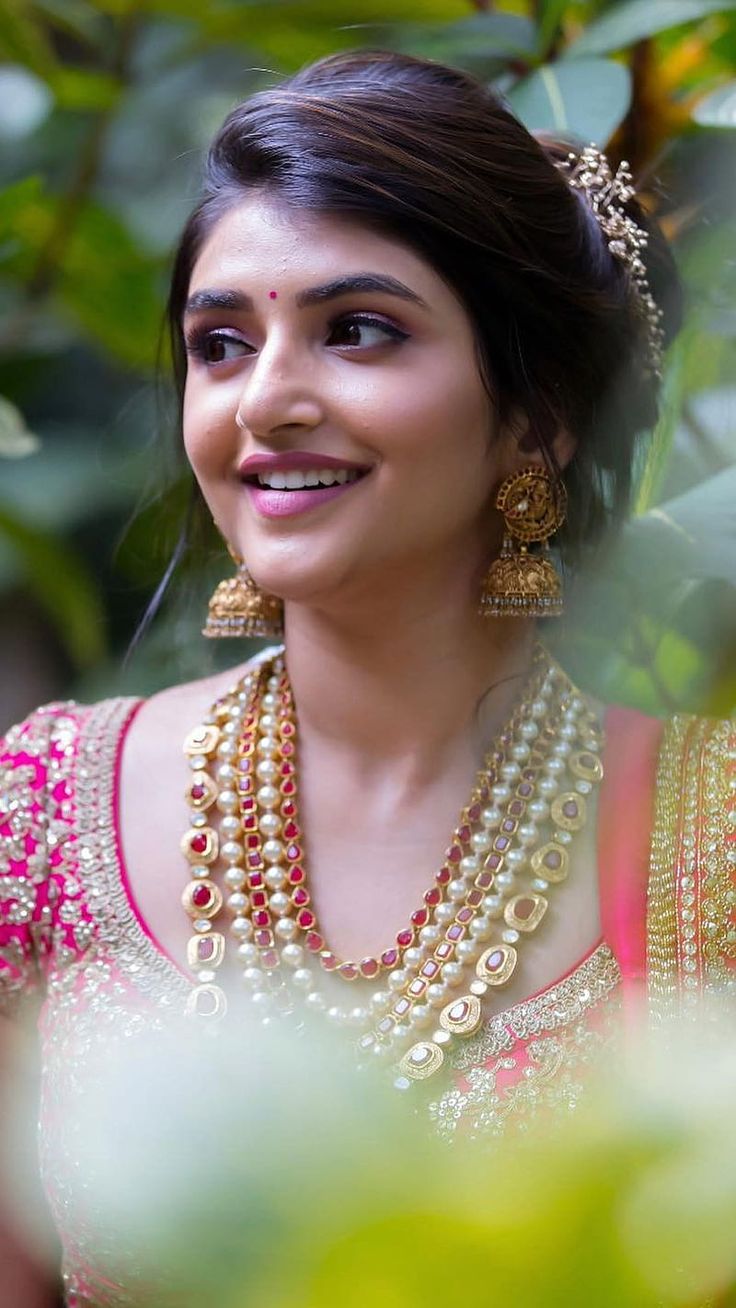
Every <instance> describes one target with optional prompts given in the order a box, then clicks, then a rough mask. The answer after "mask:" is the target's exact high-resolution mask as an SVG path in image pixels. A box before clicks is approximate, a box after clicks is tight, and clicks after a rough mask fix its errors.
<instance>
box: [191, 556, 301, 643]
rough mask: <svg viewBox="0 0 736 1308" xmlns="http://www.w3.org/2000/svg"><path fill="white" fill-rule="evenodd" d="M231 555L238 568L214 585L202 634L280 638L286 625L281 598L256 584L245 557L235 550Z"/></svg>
mask: <svg viewBox="0 0 736 1308" xmlns="http://www.w3.org/2000/svg"><path fill="white" fill-rule="evenodd" d="M228 548H229V547H228ZM230 557H231V558H232V560H233V562H234V563H236V564H237V569H238V570H237V572H236V573H235V576H234V577H226V578H225V580H224V581H221V582H220V583H219V585H218V586H217V587H216V588H215V592H214V594H213V596H212V598H211V599H210V603H209V612H208V614H207V622H206V623H205V626H204V627H203V628H202V635H203V636H209V637H210V638H211V639H217V638H219V637H221V636H266V637H269V638H274V637H276V638H279V639H280V637H281V635H282V634H283V628H284V607H283V604H282V603H281V600H280V599H277V597H276V596H275V595H269V594H267V592H266V591H263V590H261V589H260V587H259V586H257V585H256V583H255V582H254V580H253V578H252V577H251V575H250V573H249V572H248V569H247V568H246V566H245V564H244V562H243V560H242V559H241V558H238V555H237V554H235V553H233V551H232V550H230Z"/></svg>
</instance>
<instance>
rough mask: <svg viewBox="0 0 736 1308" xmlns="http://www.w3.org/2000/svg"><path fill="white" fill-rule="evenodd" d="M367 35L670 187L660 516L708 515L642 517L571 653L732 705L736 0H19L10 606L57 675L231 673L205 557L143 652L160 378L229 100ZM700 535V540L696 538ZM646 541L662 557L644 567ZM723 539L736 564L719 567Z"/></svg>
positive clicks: (1, 605)
mask: <svg viewBox="0 0 736 1308" xmlns="http://www.w3.org/2000/svg"><path fill="white" fill-rule="evenodd" d="M366 45H368V46H384V47H390V48H395V49H400V50H405V51H409V52H412V53H416V54H421V55H428V56H430V57H433V58H438V59H445V60H447V61H449V62H452V63H455V64H457V65H460V66H462V67H466V68H468V69H470V70H471V71H473V72H474V73H476V74H477V75H479V76H481V77H483V78H485V79H486V80H488V81H489V82H491V83H492V84H493V85H494V86H495V87H497V88H498V89H499V91H501V92H502V93H503V94H504V95H506V96H507V97H508V100H509V102H510V104H511V105H512V107H513V108H514V110H515V111H516V112H517V113H518V114H519V115H520V116H521V117H522V118H523V119H524V121H525V122H526V123H527V125H528V126H529V127H530V128H532V129H547V130H552V131H558V132H559V131H563V132H574V133H577V134H578V135H580V136H581V137H582V138H583V139H586V140H595V141H596V142H597V143H598V144H600V145H607V146H608V148H609V153H610V154H611V155H612V156H613V157H614V158H620V157H626V158H628V159H629V160H630V162H631V163H632V166H633V168H634V172H635V174H636V175H637V176H638V177H639V178H641V179H643V181H644V185H645V188H646V192H647V194H648V199H649V202H650V203H651V206H652V207H653V208H654V209H655V211H656V212H657V213H658V216H659V217H660V219H661V221H662V222H663V224H664V226H665V229H666V231H667V232H668V234H669V236H670V237H671V239H672V240H673V242H674V245H675V249H676V254H677V257H678V260H679V263H680V266H681V269H682V272H683V276H684V278H685V282H686V286H687V289H688V293H689V306H690V308H689V315H688V322H687V325H686V329H685V331H684V332H683V334H682V336H681V338H680V339H679V341H678V342H677V343H676V345H675V346H674V348H673V350H672V351H671V355H670V358H669V360H668V365H667V374H666V380H665V393H664V406H663V416H662V421H661V424H660V427H659V430H658V432H657V433H656V435H655V440H654V442H653V443H652V446H651V451H650V454H649V456H648V460H647V462H646V464H643V465H642V468H641V479H640V492H639V502H638V509H639V512H640V513H645V512H646V510H648V509H651V508H652V507H653V506H655V505H657V504H661V503H662V502H669V500H671V499H672V498H673V497H675V502H676V504H677V505H679V506H680V507H679V509H678V512H684V515H685V518H686V519H687V523H688V525H687V527H684V526H683V525H682V523H680V522H679V521H678V518H677V513H676V512H675V513H673V514H670V513H669V512H665V513H663V514H662V515H661V516H660V517H659V518H657V516H656V515H655V516H654V517H649V516H648V515H647V517H646V518H645V519H642V522H643V523H644V524H645V532H644V537H642V535H641V529H640V527H639V524H635V525H634V529H633V535H631V534H630V535H629V536H628V537H627V538H625V540H624V542H623V545H622V549H621V552H620V554H619V555H617V556H616V558H615V559H614V560H609V563H608V566H607V567H606V568H603V569H602V570H599V572H598V573H597V574H596V575H595V576H594V577H592V578H591V579H590V581H589V583H588V584H586V586H584V587H583V588H582V591H581V597H580V598H579V600H578V602H577V604H576V605H575V606H574V610H573V615H572V619H571V621H570V622H569V623H568V624H567V627H566V628H565V631H564V632H563V633H562V635H561V636H560V637H558V643H559V644H560V645H561V646H562V648H563V651H564V655H565V659H566V662H567V663H568V665H569V666H570V670H571V672H572V673H573V674H574V675H577V676H579V678H580V679H581V680H582V681H583V682H584V683H585V684H587V685H588V686H590V687H591V689H593V690H596V691H598V693H600V694H603V695H604V696H606V697H607V698H615V699H620V700H623V701H626V702H629V703H632V704H635V705H637V706H639V707H642V708H644V709H647V710H649V711H652V712H658V713H663V712H669V711H671V710H672V709H673V708H677V707H685V708H689V709H696V710H704V709H705V710H710V709H713V710H714V711H718V712H728V711H730V709H731V708H732V707H733V704H734V701H735V700H736V685H735V684H734V674H733V672H732V671H730V669H732V668H733V666H734V661H733V655H734V653H735V652H736V589H735V587H736V575H735V574H736V564H735V563H734V562H733V560H734V559H735V558H736V523H735V521H734V517H735V514H734V511H733V510H731V512H730V515H729V512H728V496H725V500H724V494H723V490H722V488H720V491H719V493H720V499H719V504H721V505H723V504H724V503H725V508H724V510H723V512H722V513H720V515H719V514H716V515H715V518H716V523H717V529H718V531H720V532H721V534H722V535H721V536H720V537H719V538H718V540H717V541H716V542H715V544H714V542H713V533H714V531H715V530H716V527H714V523H713V498H712V493H711V490H710V489H709V487H710V479H711V478H713V477H714V476H715V475H716V474H721V473H723V472H724V470H726V469H728V468H729V467H730V466H731V465H732V464H733V462H734V445H735V438H734V424H733V421H732V417H729V414H730V415H732V414H733V396H734V394H735V393H736V390H735V389H734V387H735V370H734V362H735V361H736V258H734V251H735V247H736V211H735V209H734V203H733V201H734V185H735V183H736V168H734V162H735V155H734V141H735V140H736V138H735V137H734V130H733V129H734V128H736V0H732V2H731V3H727V2H726V0H624V3H610V2H609V3H606V0H593V2H592V3H567V2H566V0H517V2H516V3H514V2H509V3H504V4H492V3H491V2H490V0H476V3H471V2H470V0H350V3H348V4H347V5H342V6H337V5H336V4H335V3H334V0H266V2H263V0H213V2H212V3H208V4H202V3H201V0H196V2H195V0H36V2H35V3H33V2H32V0H6V3H5V5H4V7H3V9H2V13H0V146H1V149H0V308H1V310H2V324H1V326H0V397H4V399H3V400H2V403H1V404H0V611H2V613H3V615H4V617H5V620H6V622H18V621H20V619H19V615H23V614H27V613H29V612H31V613H33V614H34V615H35V618H36V619H37V618H38V615H39V614H41V615H42V620H43V624H44V625H43V630H44V632H45V633H46V636H47V645H48V648H49V650H51V651H52V652H53V668H54V671H53V673H52V675H51V684H50V689H51V691H53V692H58V691H66V690H71V691H72V692H74V693H76V694H78V695H81V696H89V695H100V694H104V693H110V692H111V691H113V690H120V689H122V688H125V687H126V686H129V687H135V689H136V690H137V691H139V692H146V691H149V690H152V689H154V688H156V687H157V686H159V685H162V684H166V683H169V682H171V681H173V680H176V679H177V678H180V677H186V676H190V675H197V674H200V673H201V672H202V671H205V670H206V661H207V659H208V658H211V657H212V654H211V652H210V651H209V650H207V651H205V650H204V649H203V642H201V641H200V638H199V635H198V628H199V625H200V621H199V619H200V616H201V612H202V610H203V606H204V602H205V596H206V593H207V590H206V586H207V584H208V582H209V580H210V579H211V577H212V576H213V575H214V574H213V573H212V570H211V569H208V568H207V567H202V566H200V567H199V568H198V573H199V581H198V584H197V587H196V588H195V589H191V588H189V587H187V586H184V585H181V586H178V587H177V586H175V587H174V592H175V595H178V598H175V599H174V601H173V602H172V601H170V602H169V604H168V605H167V608H166V610H165V613H164V615H163V617H162V618H161V619H159V621H158V623H157V625H156V627H155V628H154V631H153V633H152V634H151V636H150V637H148V638H147V639H146V640H145V641H144V643H143V645H142V647H141V649H140V650H139V651H138V653H137V654H136V656H135V659H134V660H133V661H132V663H131V665H130V667H129V668H128V669H127V671H126V672H125V673H123V672H121V670H120V660H121V655H122V652H123V651H124V649H125V647H126V645H127V642H128V641H129V639H130V636H131V634H132V632H133V630H134V628H135V625H136V622H137V620H138V618H139V616H140V614H141V612H142V610H143V608H144V607H145V603H146V599H147V596H148V595H149V594H150V593H151V591H152V589H153V588H154V586H155V585H156V583H157V581H158V579H159V578H160V576H161V573H162V571H163V569H164V567H165V564H166V560H167V557H168V554H169V552H170V549H171V546H172V543H173V541H174V540H175V539H176V535H177V531H178V526H179V521H180V518H181V513H182V508H183V502H184V501H183V495H182V487H181V485H180V484H177V483H176V481H175V480H174V482H173V484H172V481H171V476H170V473H169V471H168V470H167V467H166V461H165V460H164V459H162V458H161V457H160V456H159V454H157V452H156V450H157V433H159V434H160V432H161V429H162V428H163V427H165V426H166V425H167V423H168V422H169V419H168V418H167V415H166V411H165V406H164V407H163V408H162V406H161V404H160V403H159V399H160V397H159V396H158V394H157V389H156V385H155V374H156V364H157V356H158V352H159V336H160V321H161V313H162V306H163V300H164V296H165V291H166V274H167V264H168V260H169V257H170V251H171V248H172V245H173V243H174V241H175V239H176V236H177V233H178V231H179V229H180V228H181V226H182V224H183V222H184V220H185V217H186V215H187V211H188V209H189V208H190V206H191V203H192V201H193V199H194V197H195V195H196V188H197V178H198V171H199V168H200V161H201V155H202V151H203V149H204V148H205V146H206V144H207V142H208V139H209V137H210V136H211V134H212V132H213V131H214V129H215V128H216V127H217V125H218V124H219V122H220V121H221V119H222V117H223V115H224V113H225V112H226V111H227V110H228V108H229V107H230V106H231V105H232V104H233V103H234V102H235V101H236V100H238V99H239V98H242V97H243V96H245V95H247V94H248V93H249V92H251V91H252V90H255V89H257V88H258V87H260V86H262V85H264V84H268V83H270V82H272V81H273V80H274V78H277V77H278V76H279V75H281V74H284V73H287V72H288V71H290V70H292V69H294V68H296V67H298V66H299V65H301V64H302V63H304V62H305V61H307V60H311V59H314V58H316V57H318V56H320V55H323V54H327V53H330V52H332V51H335V50H340V49H346V48H351V47H357V46H366ZM719 485H720V484H719ZM734 498H736V497H734V496H733V495H731V503H733V501H734ZM683 503H684V504H685V508H684V509H683V508H682V505H683ZM141 507H142V509H143V511H142V512H141V513H140V514H139V516H137V517H135V514H136V511H137V510H139V509H141ZM131 519H134V521H133V526H132V527H131V526H130V523H131ZM637 531H639V534H638V535H637ZM672 533H674V535H672ZM675 538H676V539H677V540H678V542H679V543H680V544H681V545H683V542H684V541H685V540H686V541H687V549H682V550H673V548H672V544H673V541H674V540H675ZM644 539H645V540H646V543H647V549H648V551H649V552H648V556H647V557H648V558H649V559H650V560H654V563H653V564H652V565H651V566H649V567H647V568H644V569H642V567H641V560H642V543H643V540H644ZM718 548H720V549H721V550H722V552H723V554H724V556H730V558H731V566H730V571H729V568H728V567H725V568H724V567H721V568H719V567H715V568H713V567H712V566H710V565H706V564H705V563H704V560H705V559H709V560H712V558H713V556H714V551H715V552H716V553H717V549H718ZM729 552H730V555H729ZM673 556H674V557H676V558H677V560H678V569H677V571H676V573H674V574H673V575H666V582H667V584H664V582H663V579H662V576H661V575H660V574H659V573H658V570H657V568H658V563H657V561H658V560H664V563H663V567H665V573H666V565H667V563H668V562H669V561H670V560H671V559H672V557H673ZM205 574H207V575H205ZM225 644H227V642H225ZM216 655H217V656H218V657H219V656H222V657H226V658H230V659H232V657H233V652H232V650H230V649H226V650H225V652H224V655H222V652H221V651H216ZM3 675H4V676H6V677H7V676H8V675H9V673H8V670H5V671H4V673H3ZM17 677H18V696H17V700H18V711H17V712H14V714H13V716H16V717H17V716H19V715H20V712H22V711H25V708H26V707H30V704H26V703H25V702H24V695H25V694H28V695H32V694H33V693H34V692H35V687H28V688H24V685H23V681H22V667H21V666H18V668H17Z"/></svg>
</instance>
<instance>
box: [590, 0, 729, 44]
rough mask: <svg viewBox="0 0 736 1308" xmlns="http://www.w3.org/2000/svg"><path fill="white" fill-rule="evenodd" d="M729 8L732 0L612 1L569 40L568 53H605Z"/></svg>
mask: <svg viewBox="0 0 736 1308" xmlns="http://www.w3.org/2000/svg"><path fill="white" fill-rule="evenodd" d="M729 9H736V0H628V2H627V3H624V4H612V5H610V6H609V7H608V8H607V9H606V10H605V11H604V13H603V14H602V15H601V17H600V18H598V19H594V21H593V22H592V23H591V24H590V25H589V26H588V27H586V29H585V31H584V32H583V33H582V35H581V36H579V37H578V39H577V40H576V41H573V42H571V44H570V46H569V47H568V54H570V55H574V56H577V57H579V56H581V55H585V56H587V55H597V54H609V53H610V52H611V51H612V50H623V49H624V48H625V47H626V46H630V45H633V44H634V43H635V42H636V41H642V40H644V39H645V38H646V37H649V36H655V35H656V34H657V33H658V32H664V31H666V30H667V29H668V28H670V27H679V25H680V24H681V23H690V22H693V21H695V20H697V19H698V18H706V17H707V16H708V15H709V14H718V13H723V12H724V11H726V10H729Z"/></svg>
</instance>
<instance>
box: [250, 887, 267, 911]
mask: <svg viewBox="0 0 736 1308" xmlns="http://www.w3.org/2000/svg"><path fill="white" fill-rule="evenodd" d="M250 902H251V905H252V906H253V908H267V907H268V895H267V894H266V892H265V890H254V891H253V894H252V895H251V897H250Z"/></svg>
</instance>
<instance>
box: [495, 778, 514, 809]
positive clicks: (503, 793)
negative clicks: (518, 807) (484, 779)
mask: <svg viewBox="0 0 736 1308" xmlns="http://www.w3.org/2000/svg"><path fill="white" fill-rule="evenodd" d="M491 794H492V795H493V798H494V799H495V801H496V803H497V804H506V803H507V802H508V800H510V799H511V787H510V786H507V785H505V784H503V783H501V782H497V783H496V785H495V786H491Z"/></svg>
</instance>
